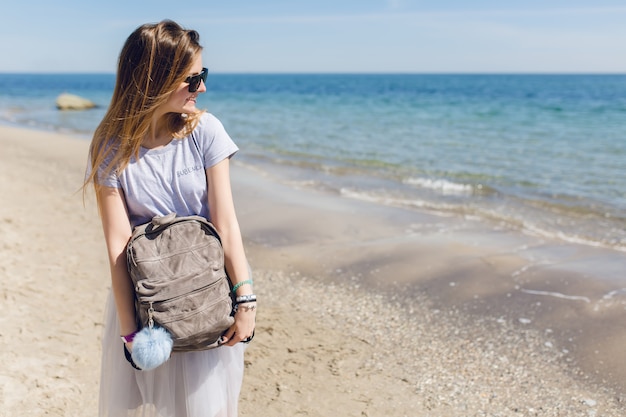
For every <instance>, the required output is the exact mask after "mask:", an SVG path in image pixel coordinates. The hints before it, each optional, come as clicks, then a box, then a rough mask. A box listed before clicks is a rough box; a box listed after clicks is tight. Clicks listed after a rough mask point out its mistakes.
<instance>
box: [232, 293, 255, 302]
mask: <svg viewBox="0 0 626 417" xmlns="http://www.w3.org/2000/svg"><path fill="white" fill-rule="evenodd" d="M255 301H256V294H246V295H240V296H239V297H237V298H235V304H243V303H252V302H255Z"/></svg>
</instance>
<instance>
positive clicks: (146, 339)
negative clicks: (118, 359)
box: [132, 326, 174, 371]
mask: <svg viewBox="0 0 626 417" xmlns="http://www.w3.org/2000/svg"><path fill="white" fill-rule="evenodd" d="M173 344H174V342H173V340H172V336H170V334H169V333H168V332H167V330H165V329H164V328H162V327H158V326H154V327H150V326H147V327H144V328H143V329H141V330H140V331H139V332H138V333H137V334H136V335H135V338H134V339H133V351H132V358H133V361H134V362H135V364H136V365H137V366H138V367H139V368H141V369H142V370H144V371H149V370H150V369H154V368H157V367H159V366H160V365H162V364H163V363H165V361H167V360H168V359H169V358H170V354H171V353H172V345H173Z"/></svg>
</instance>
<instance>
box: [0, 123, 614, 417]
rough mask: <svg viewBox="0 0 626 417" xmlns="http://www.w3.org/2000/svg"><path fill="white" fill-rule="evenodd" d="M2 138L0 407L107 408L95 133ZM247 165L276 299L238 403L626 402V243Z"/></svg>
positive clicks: (0, 130)
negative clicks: (316, 186)
mask: <svg viewBox="0 0 626 417" xmlns="http://www.w3.org/2000/svg"><path fill="white" fill-rule="evenodd" d="M0 145H1V146H2V148H3V152H2V153H1V154H0V162H1V164H0V166H1V167H2V169H0V175H1V176H0V187H1V188H0V192H1V193H2V194H3V195H4V196H5V198H4V199H3V200H4V202H3V204H2V205H1V206H0V236H2V238H0V239H1V240H0V242H1V245H0V256H1V259H2V261H1V263H0V271H2V279H3V284H4V285H3V286H2V287H3V289H2V295H1V297H2V299H3V300H4V301H3V306H4V307H5V308H4V309H3V314H2V316H0V322H2V329H3V330H2V334H1V337H0V343H1V344H2V348H1V349H0V352H1V353H0V355H1V356H0V360H2V362H3V363H5V364H6V368H5V369H4V370H3V372H1V373H0V381H2V386H3V388H2V390H1V391H0V403H2V404H4V407H3V408H5V409H4V410H2V411H0V416H4V415H7V416H9V415H20V414H28V413H31V414H35V415H37V414H43V413H44V410H45V412H47V413H48V414H49V415H53V416H65V415H85V416H87V415H94V414H95V412H96V410H97V385H98V375H99V352H100V350H99V349H100V344H99V343H100V342H99V341H100V333H101V331H102V328H101V327H102V314H103V308H104V302H105V296H106V293H107V291H108V287H109V277H108V265H107V263H106V252H105V249H104V242H103V239H102V237H101V231H100V224H99V219H98V217H97V213H96V210H95V205H94V203H93V198H88V200H87V207H86V208H83V206H82V199H81V195H80V193H76V191H77V189H78V188H79V186H80V184H81V180H82V176H83V173H84V167H85V161H86V155H87V148H88V141H84V140H82V139H74V138H72V137H69V135H59V134H54V133H46V132H40V131H30V130H27V129H24V128H14V127H5V126H0ZM232 175H233V190H234V195H235V203H236V206H237V212H238V216H239V220H240V223H241V228H242V232H243V237H244V241H245V243H246V251H247V253H248V256H249V261H250V263H251V264H252V267H253V270H254V273H255V282H257V291H256V292H257V293H258V294H259V296H260V300H261V302H260V308H261V309H260V312H259V316H258V329H259V331H258V333H257V336H256V338H255V341H254V342H253V343H252V344H251V345H250V346H249V348H248V351H247V353H246V376H245V379H244V387H243V390H242V396H241V403H240V411H241V415H242V416H248V415H255V413H258V412H259V410H262V411H263V414H266V415H298V414H306V415H314V416H318V415H319V416H326V415H331V414H333V413H334V415H338V416H362V415H372V416H373V415H385V414H388V415H399V416H402V415H411V416H413V415H442V416H444V415H494V416H495V415H559V416H570V415H571V416H575V415H576V416H578V415H583V414H584V415H591V414H590V413H598V415H603V416H613V415H614V416H618V415H623V413H624V410H625V409H626V406H624V404H623V402H624V394H625V393H626V382H624V381H626V378H624V377H625V376H626V365H624V364H623V361H621V354H622V352H621V351H622V349H621V348H622V346H624V342H626V331H624V329H622V328H621V325H620V323H621V322H623V320H624V318H625V317H624V316H625V315H626V313H624V303H625V301H626V294H624V292H626V291H622V287H621V286H620V285H619V283H617V282H615V279H614V277H613V274H614V272H613V271H618V270H619V267H620V266H623V265H624V261H623V260H620V257H619V256H617V255H619V254H613V253H611V252H607V251H605V250H601V249H595V248H589V247H582V246H577V245H573V244H564V243H559V242H550V241H547V240H543V239H539V238H536V237H532V236H526V235H521V234H516V233H514V232H510V231H494V230H490V229H488V228H485V227H484V226H483V225H481V223H480V222H467V221H465V220H464V219H456V218H452V217H441V216H436V215H433V214H429V213H423V212H419V211H416V210H405V209H399V208H390V207H384V206H378V205H375V204H372V203H368V202H363V201H357V200H350V199H346V198H342V197H340V196H336V195H331V194H327V193H323V192H320V191H312V190H306V189H297V188H294V187H292V186H287V185H285V184H283V183H281V181H280V180H279V179H277V178H275V177H272V176H271V175H270V174H268V173H267V172H264V171H259V170H258V169H256V167H254V166H248V165H245V164H241V163H239V162H237V158H236V157H235V160H234V163H233V168H232ZM33 253H37V254H38V256H37V258H34V257H33ZM614 255H615V256H614ZM34 259H36V260H37V261H36V262H34ZM613 266H615V268H614V269H613ZM601 268H604V269H601ZM622 270H623V269H622ZM576 271H579V272H576ZM604 271H606V273H607V274H606V275H604V273H603V272H604ZM591 272H594V273H593V274H592V273H591ZM42 278H46V280H42ZM16 340H19V341H21V343H16ZM33 398H36V400H34V401H33ZM531 410H532V411H531ZM4 413H6V414H4Z"/></svg>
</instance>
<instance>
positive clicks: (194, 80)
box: [185, 68, 209, 93]
mask: <svg viewBox="0 0 626 417" xmlns="http://www.w3.org/2000/svg"><path fill="white" fill-rule="evenodd" d="M207 75H209V69H208V68H202V71H200V74H198V75H191V76H189V77H187V78H185V82H186V83H188V84H189V92H190V93H195V92H196V91H198V88H200V83H201V82H202V81H204V82H205V83H206V77H207Z"/></svg>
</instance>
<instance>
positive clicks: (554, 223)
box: [0, 74, 626, 252]
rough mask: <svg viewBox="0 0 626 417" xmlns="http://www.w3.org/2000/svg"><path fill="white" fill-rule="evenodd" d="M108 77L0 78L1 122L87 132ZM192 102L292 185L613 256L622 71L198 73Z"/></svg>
mask: <svg viewBox="0 0 626 417" xmlns="http://www.w3.org/2000/svg"><path fill="white" fill-rule="evenodd" d="M114 82H115V76H114V75H113V74H0V123H3V124H10V125H17V126H23V127H28V128H33V129H43V130H49V131H56V132H62V133H66V134H72V135H76V136H77V137H79V138H83V139H84V140H89V139H90V136H91V134H92V133H93V131H94V129H95V128H96V126H97V124H98V123H99V121H100V120H101V118H102V116H103V115H104V112H105V111H106V108H107V106H108V103H109V100H110V98H111V94H112V90H113V86H114ZM64 92H67V93H72V94H77V95H80V96H82V97H85V98H88V99H90V100H92V101H94V102H95V103H96V104H97V105H98V107H97V108H96V109H92V110H88V111H59V110H57V109H56V107H55V100H56V98H57V96H58V95H59V94H61V93H64ZM198 107H200V108H204V109H207V110H208V111H210V112H211V113H213V114H215V115H216V116H217V117H218V118H219V119H220V120H221V121H222V122H223V124H224V125H225V127H226V129H227V131H228V132H229V134H230V135H231V137H232V138H233V139H234V140H235V142H236V143H237V144H238V145H239V147H240V148H241V151H240V152H239V154H238V156H237V159H238V160H240V161H241V162H243V163H249V164H256V165H258V166H260V167H264V168H265V169H268V170H271V171H272V172H274V173H276V174H277V175H280V176H281V177H283V178H284V179H285V180H286V181H289V182H290V183H292V184H294V185H297V186H300V187H312V188H316V189H319V190H323V191H325V192H331V193H336V194H337V195H340V196H343V197H345V198H354V199H364V200H369V201H374V202H377V203H379V204H385V205H392V206H400V207H405V208H408V209H415V210H426V211H429V212H435V213H440V214H442V215H449V216H454V215H456V216H463V217H466V218H471V219H480V220H484V221H485V222H487V223H489V224H491V225H493V227H497V228H510V229H514V230H519V231H522V232H523V233H528V234H533V235H538V236H541V237H545V238H550V239H557V240H562V241H566V242H575V243H577V244H582V245H589V246H594V247H603V248H609V249H613V250H616V251H621V252H626V74H625V75H556V74H550V75H538V74H532V75H531V74H528V75H523V74H520V75H508V74H507V75H504V74H501V75H498V74H485V75H480V74H210V75H209V78H208V80H207V93H205V94H202V95H201V96H200V98H199V100H198Z"/></svg>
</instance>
